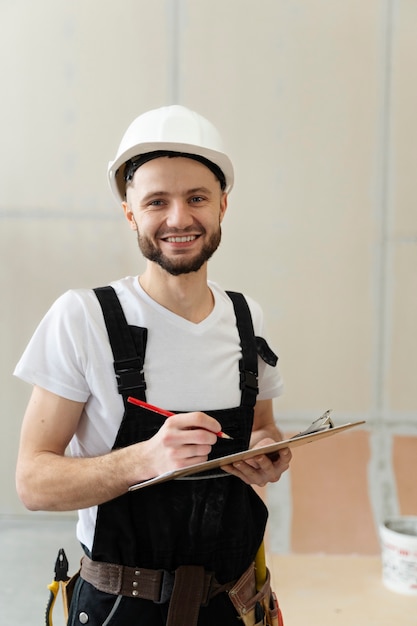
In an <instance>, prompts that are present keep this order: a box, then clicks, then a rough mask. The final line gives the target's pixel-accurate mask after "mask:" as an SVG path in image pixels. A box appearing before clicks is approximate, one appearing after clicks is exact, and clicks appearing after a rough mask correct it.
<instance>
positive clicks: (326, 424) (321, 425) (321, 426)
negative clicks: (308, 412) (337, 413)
mask: <svg viewBox="0 0 417 626" xmlns="http://www.w3.org/2000/svg"><path fill="white" fill-rule="evenodd" d="M332 410H333V409H327V411H325V412H324V413H323V415H321V416H320V417H318V418H317V419H316V420H314V422H313V423H312V424H310V426H309V427H308V428H306V429H305V430H303V431H302V432H301V433H298V434H297V435H294V436H293V437H291V439H296V438H297V437H303V436H304V435H311V433H318V432H320V431H322V430H329V429H330V428H334V424H333V422H332V420H331V418H330V413H331V412H332Z"/></svg>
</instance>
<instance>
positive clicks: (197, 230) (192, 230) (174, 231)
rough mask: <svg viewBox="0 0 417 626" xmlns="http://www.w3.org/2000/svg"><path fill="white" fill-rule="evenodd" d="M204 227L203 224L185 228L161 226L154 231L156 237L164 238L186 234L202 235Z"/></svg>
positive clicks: (204, 231) (204, 230)
mask: <svg viewBox="0 0 417 626" xmlns="http://www.w3.org/2000/svg"><path fill="white" fill-rule="evenodd" d="M205 233H206V229H205V228H203V226H197V225H195V226H187V228H167V227H161V228H160V229H159V230H158V231H157V232H156V237H158V238H160V239H164V238H166V237H183V236H187V235H204V234H205Z"/></svg>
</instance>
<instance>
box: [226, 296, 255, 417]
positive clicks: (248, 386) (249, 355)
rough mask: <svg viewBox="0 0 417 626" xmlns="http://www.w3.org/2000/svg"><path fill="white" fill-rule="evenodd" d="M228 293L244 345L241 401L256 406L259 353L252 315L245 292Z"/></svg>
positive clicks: (240, 367) (240, 362) (241, 371)
mask: <svg viewBox="0 0 417 626" xmlns="http://www.w3.org/2000/svg"><path fill="white" fill-rule="evenodd" d="M226 293H227V295H228V296H229V298H230V299H231V301H232V302H233V307H234V309H235V315H236V323H237V329H238V331H239V337H240V344H241V347H242V358H241V359H240V361H239V370H240V389H241V390H242V399H241V403H242V404H249V405H252V406H254V405H255V402H256V396H257V395H258V353H257V349H256V338H255V332H254V330H253V323H252V315H251V312H250V310H249V306H248V303H247V302H246V298H245V297H244V295H243V294H241V293H237V292H236V291H227V292H226Z"/></svg>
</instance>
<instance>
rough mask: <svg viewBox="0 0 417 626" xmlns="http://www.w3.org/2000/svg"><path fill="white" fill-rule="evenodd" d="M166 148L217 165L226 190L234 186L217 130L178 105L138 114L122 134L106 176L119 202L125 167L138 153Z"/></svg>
mask: <svg viewBox="0 0 417 626" xmlns="http://www.w3.org/2000/svg"><path fill="white" fill-rule="evenodd" d="M158 150H169V151H173V152H181V153H185V154H190V155H196V156H200V157H203V158H205V159H207V160H208V161H211V162H212V163H214V164H215V165H217V166H218V167H219V168H220V169H221V171H222V172H223V174H224V177H225V180H226V186H225V189H224V190H225V191H226V192H229V191H230V190H231V189H232V187H233V180H234V175H233V165H232V162H231V160H230V159H229V157H228V156H227V155H226V154H225V152H224V148H223V142H222V138H221V136H220V134H219V132H218V130H217V129H216V128H215V126H213V124H212V123H211V122H209V121H208V120H206V119H205V118H204V117H202V116H201V115H199V114H198V113H195V112H194V111H190V109H187V108H185V107H183V106H180V105H172V106H167V107H162V108H160V109H154V110H152V111H148V112H147V113H144V114H143V115H140V116H139V117H137V118H136V119H135V120H134V121H133V122H132V123H131V124H130V126H129V128H128V129H127V131H126V132H125V134H124V135H123V138H122V141H121V143H120V146H119V149H118V151H117V154H116V158H115V159H114V161H110V163H109V167H108V171H107V175H108V179H109V183H110V188H111V190H112V192H113V195H114V196H115V198H116V200H117V202H118V203H120V202H122V201H123V200H124V199H125V181H124V167H122V166H123V165H124V164H125V163H126V162H127V161H128V160H129V159H132V158H133V157H137V156H139V155H141V154H146V153H149V152H156V151H158Z"/></svg>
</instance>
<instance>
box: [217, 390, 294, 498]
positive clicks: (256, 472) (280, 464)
mask: <svg viewBox="0 0 417 626" xmlns="http://www.w3.org/2000/svg"><path fill="white" fill-rule="evenodd" d="M282 439H283V436H282V433H281V431H280V430H279V429H278V428H277V426H276V424H275V422H274V415H273V409H272V400H260V401H258V402H257V403H256V405H255V414H254V420H253V429H252V436H251V440H250V448H256V447H259V446H265V445H267V444H268V443H273V442H274V441H281V440H282ZM291 456H292V455H291V450H290V449H289V448H284V449H282V450H280V452H279V457H278V459H277V460H276V461H271V459H270V458H268V457H267V456H266V455H264V454H262V455H259V456H257V457H253V458H252V459H248V460H247V461H239V462H238V463H234V464H233V465H228V466H227V467H224V468H223V469H225V470H226V471H228V472H229V473H230V474H233V475H234V476H238V477H239V478H241V479H242V480H243V481H244V482H246V483H248V484H253V485H258V486H259V487H263V486H264V485H266V484H267V483H269V482H276V481H278V480H279V479H280V478H281V475H282V474H283V473H284V472H285V471H286V470H287V469H288V468H289V465H290V461H291Z"/></svg>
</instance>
